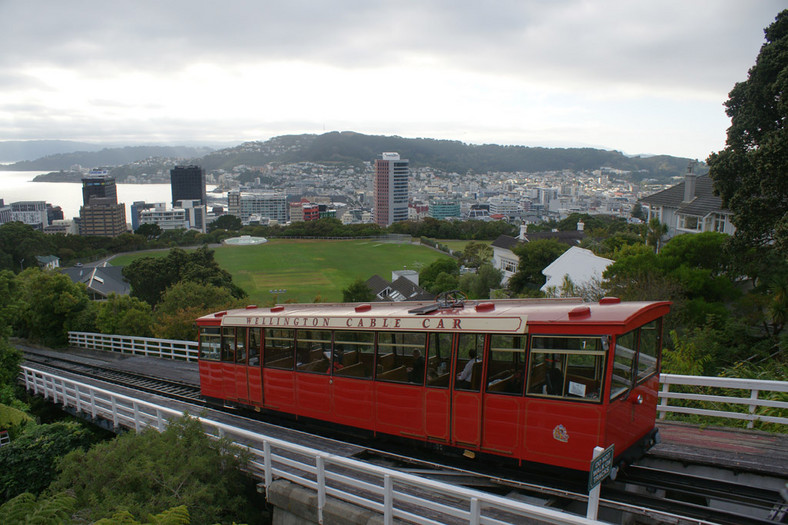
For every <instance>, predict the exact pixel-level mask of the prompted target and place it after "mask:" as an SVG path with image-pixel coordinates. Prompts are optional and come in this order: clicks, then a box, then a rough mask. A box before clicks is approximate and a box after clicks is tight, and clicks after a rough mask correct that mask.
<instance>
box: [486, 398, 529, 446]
mask: <svg viewBox="0 0 788 525" xmlns="http://www.w3.org/2000/svg"><path fill="white" fill-rule="evenodd" d="M483 413H484V422H483V423H482V450H484V451H485V452H491V453H493V454H501V455H504V456H510V457H519V456H520V455H521V454H522V453H523V452H524V439H523V438H524V435H523V431H524V429H523V425H524V423H525V399H524V398H523V397H521V396H504V395H496V394H487V395H485V396H484V411H483Z"/></svg>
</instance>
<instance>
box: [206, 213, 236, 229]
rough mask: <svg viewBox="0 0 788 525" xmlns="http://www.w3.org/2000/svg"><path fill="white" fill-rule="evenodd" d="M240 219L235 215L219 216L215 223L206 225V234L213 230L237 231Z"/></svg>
mask: <svg viewBox="0 0 788 525" xmlns="http://www.w3.org/2000/svg"><path fill="white" fill-rule="evenodd" d="M241 226H242V224H241V219H239V218H238V217H236V216H235V215H230V214H226V215H220V216H219V217H217V218H216V220H215V221H213V222H212V223H210V224H208V233H210V232H212V231H215V230H229V231H238V230H240V229H241Z"/></svg>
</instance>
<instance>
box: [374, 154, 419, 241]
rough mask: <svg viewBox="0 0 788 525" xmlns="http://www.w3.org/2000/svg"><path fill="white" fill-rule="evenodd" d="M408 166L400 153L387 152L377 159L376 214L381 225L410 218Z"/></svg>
mask: <svg viewBox="0 0 788 525" xmlns="http://www.w3.org/2000/svg"><path fill="white" fill-rule="evenodd" d="M408 166H409V162H408V160H407V159H400V156H399V153H394V152H387V153H383V154H381V156H380V158H379V159H375V175H374V177H375V179H374V189H375V203H374V206H375V209H374V214H375V223H376V224H378V225H379V226H382V227H384V228H385V227H386V226H389V225H390V224H392V223H394V222H399V221H406V220H408V175H409V174H410V169H409V167H408Z"/></svg>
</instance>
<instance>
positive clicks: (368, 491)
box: [22, 366, 600, 525]
mask: <svg viewBox="0 0 788 525" xmlns="http://www.w3.org/2000/svg"><path fill="white" fill-rule="evenodd" d="M22 376H23V381H24V384H25V388H26V389H27V390H28V391H29V392H32V393H34V394H37V395H42V396H44V397H45V398H47V399H49V400H51V401H52V402H54V403H60V404H62V405H63V406H66V407H70V408H72V409H74V410H76V411H77V412H81V413H83V414H86V415H87V414H90V416H91V417H93V418H102V419H104V420H106V421H111V422H112V424H113V426H114V427H117V428H120V427H124V428H129V429H134V430H135V431H137V432H140V431H141V430H142V429H144V428H146V427H154V428H156V429H158V430H159V431H163V430H164V429H165V428H166V426H167V423H168V420H169V419H171V418H177V417H180V416H182V415H183V414H182V412H179V411H177V410H173V409H170V408H167V407H164V406H160V405H156V404H153V403H149V402H145V401H142V400H139V399H135V398H133V397H129V396H124V395H121V394H117V393H114V392H111V391H108V390H104V389H101V388H98V387H95V386H92V385H89V384H86V383H81V382H78V381H74V380H70V379H65V378H62V377H59V376H58V375H56V374H52V373H48V372H44V371H41V370H37V369H35V368H33V367H30V366H23V367H22ZM192 417H195V418H196V419H199V420H200V421H201V423H202V425H203V428H204V430H205V432H206V433H208V434H209V435H211V436H214V437H217V438H218V437H227V438H230V439H232V440H233V441H234V443H235V444H236V445H238V446H240V447H242V448H244V449H246V450H248V451H249V452H250V453H251V455H252V460H251V464H250V467H251V470H250V472H251V473H252V474H253V475H254V476H255V477H256V478H257V479H258V480H260V481H261V482H262V483H263V485H264V487H265V489H266V492H267V490H268V488H269V487H270V486H271V483H273V481H274V480H275V479H286V480H288V481H290V482H292V483H295V484H298V485H301V486H303V487H305V488H308V489H311V490H314V491H316V492H317V495H318V505H317V506H318V509H317V511H318V519H319V522H320V523H322V522H323V520H322V513H323V508H324V507H325V505H326V498H327V497H329V496H330V497H333V498H337V499H339V500H343V501H346V502H349V503H352V504H354V505H357V506H360V507H363V508H367V509H370V510H372V511H375V512H378V513H380V514H381V515H382V516H383V523H384V524H393V523H394V520H395V519H396V520H403V521H407V522H413V523H420V524H426V525H440V524H442V523H447V522H452V521H454V522H456V521H457V520H460V521H462V522H464V523H470V524H480V523H484V524H490V525H505V524H507V523H520V522H524V521H526V520H528V519H533V520H540V521H542V522H546V523H556V524H566V525H580V524H587V525H591V524H595V523H600V522H598V521H595V520H589V519H586V518H585V517H581V516H577V515H574V514H568V513H565V512H560V511H557V510H553V509H549V508H544V507H539V506H536V505H531V504H528V503H522V502H518V501H515V500H512V499H506V498H503V497H500V496H496V495H492V494H487V493H484V492H480V491H476V490H472V489H468V488H465V487H460V486H454V485H450V484H447V483H442V482H438V481H433V480H429V479H426V478H421V477H418V476H415V475H412V474H407V473H403V472H398V471H395V470H390V469H387V468H384V467H380V466H376V465H371V464H368V463H365V462H363V461H359V460H355V459H351V458H347V457H343V456H336V455H334V454H330V453H328V452H325V451H321V450H316V449H311V448H307V447H303V446H300V445H296V444H294V443H290V442H288V441H283V440H280V439H276V438H272V437H268V436H265V435H262V434H260V433H259V432H250V431H246V430H242V429H239V428H236V427H233V426H231V425H227V424H224V423H220V422H218V421H214V420H211V419H208V418H205V417H200V416H199V415H194V414H192ZM425 516H431V517H430V518H426V517H425Z"/></svg>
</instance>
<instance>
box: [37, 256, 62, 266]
mask: <svg viewBox="0 0 788 525" xmlns="http://www.w3.org/2000/svg"><path fill="white" fill-rule="evenodd" d="M36 260H37V261H38V264H49V263H51V262H56V261H59V260H60V257H58V256H56V255H36Z"/></svg>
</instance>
